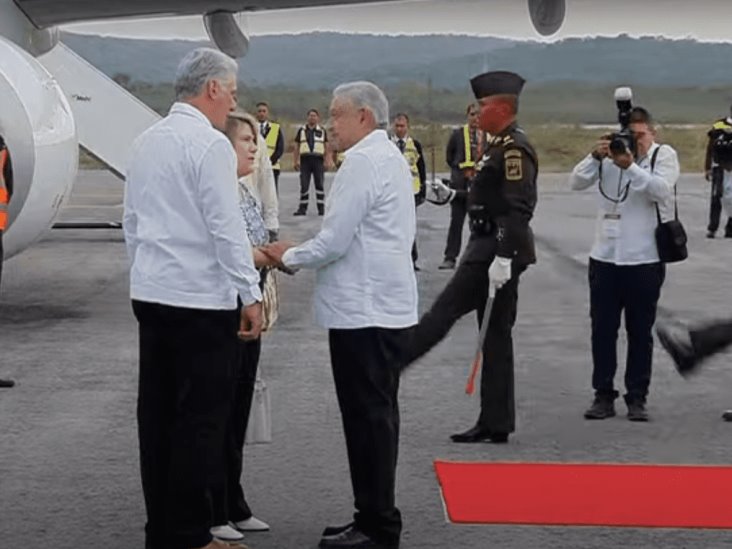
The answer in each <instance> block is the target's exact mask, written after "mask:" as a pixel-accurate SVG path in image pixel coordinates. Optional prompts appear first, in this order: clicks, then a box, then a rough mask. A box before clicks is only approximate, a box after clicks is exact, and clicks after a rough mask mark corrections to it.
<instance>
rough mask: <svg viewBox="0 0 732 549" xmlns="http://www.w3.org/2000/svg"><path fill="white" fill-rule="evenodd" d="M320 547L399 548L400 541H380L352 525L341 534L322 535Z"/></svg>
mask: <svg viewBox="0 0 732 549" xmlns="http://www.w3.org/2000/svg"><path fill="white" fill-rule="evenodd" d="M326 530H327V528H326ZM318 547H319V548H320V549H398V548H399V543H398V542H397V543H394V544H384V543H379V542H377V541H374V540H373V539H371V538H370V537H368V536H367V535H366V534H364V533H363V532H362V531H361V530H359V529H358V528H357V527H356V526H355V525H351V526H349V527H348V528H347V529H345V530H343V531H342V532H341V533H339V534H335V535H332V536H327V537H322V538H321V539H320V543H319V544H318Z"/></svg>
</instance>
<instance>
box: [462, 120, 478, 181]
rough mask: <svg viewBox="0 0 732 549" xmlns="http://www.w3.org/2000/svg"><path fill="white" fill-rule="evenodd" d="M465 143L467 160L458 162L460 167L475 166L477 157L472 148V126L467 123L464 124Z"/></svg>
mask: <svg viewBox="0 0 732 549" xmlns="http://www.w3.org/2000/svg"><path fill="white" fill-rule="evenodd" d="M463 143H464V146H465V161H464V162H460V164H458V168H460V169H461V170H464V169H465V168H474V167H475V159H474V158H473V151H472V150H471V148H470V126H468V125H467V124H465V125H464V126H463Z"/></svg>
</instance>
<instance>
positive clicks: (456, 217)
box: [445, 195, 468, 261]
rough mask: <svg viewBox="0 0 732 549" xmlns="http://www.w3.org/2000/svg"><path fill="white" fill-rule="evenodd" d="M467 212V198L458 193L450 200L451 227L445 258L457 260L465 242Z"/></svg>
mask: <svg viewBox="0 0 732 549" xmlns="http://www.w3.org/2000/svg"><path fill="white" fill-rule="evenodd" d="M467 212H468V201H467V199H466V198H465V197H464V196H461V195H457V196H456V197H455V198H454V199H453V200H452V202H450V228H449V229H448V231H447V245H446V246H445V259H452V260H453V261H455V260H456V259H457V257H458V256H459V255H460V248H461V247H462V244H463V226H464V225H465V215H466V214H467Z"/></svg>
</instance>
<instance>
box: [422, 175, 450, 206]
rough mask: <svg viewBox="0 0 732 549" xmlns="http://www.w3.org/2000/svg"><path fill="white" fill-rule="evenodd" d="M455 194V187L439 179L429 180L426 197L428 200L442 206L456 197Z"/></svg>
mask: <svg viewBox="0 0 732 549" xmlns="http://www.w3.org/2000/svg"><path fill="white" fill-rule="evenodd" d="M455 194H456V193H455V189H451V188H450V187H448V186H447V185H445V184H444V183H443V182H442V181H440V180H439V179H433V180H432V181H428V182H427V189H426V192H425V197H424V198H425V200H426V201H427V202H432V203H433V204H437V205H438V206H442V205H443V204H447V203H448V202H450V201H451V200H452V199H453V198H455Z"/></svg>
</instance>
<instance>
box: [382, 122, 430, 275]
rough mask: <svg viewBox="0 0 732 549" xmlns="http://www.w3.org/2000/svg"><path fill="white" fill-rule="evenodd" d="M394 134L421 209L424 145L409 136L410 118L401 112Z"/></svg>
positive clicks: (414, 259) (414, 257)
mask: <svg viewBox="0 0 732 549" xmlns="http://www.w3.org/2000/svg"><path fill="white" fill-rule="evenodd" d="M393 128H394V134H393V135H392V136H391V140H392V142H393V143H394V144H395V145H396V146H397V148H398V149H399V151H400V152H401V153H402V154H403V155H404V159H405V160H406V161H407V164H409V170H410V171H411V172H412V191H413V192H414V206H415V207H419V206H421V205H422V204H423V203H424V196H425V192H426V185H425V183H426V181H427V169H426V167H425V164H424V153H423V152H422V144H421V143H420V142H419V141H417V140H416V139H414V138H413V137H412V136H411V135H409V116H407V115H406V114H405V113H403V112H400V113H397V115H396V116H395V117H394V124H393ZM418 257H419V254H418V252H417V240H416V239H415V240H414V244H413V245H412V264H413V265H414V270H415V271H419V270H420V269H419V267H418V266H417V258H418Z"/></svg>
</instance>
